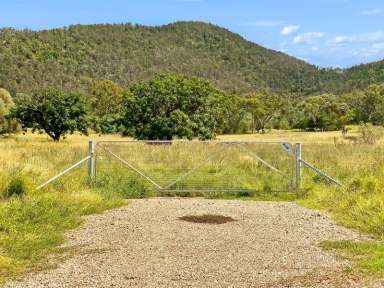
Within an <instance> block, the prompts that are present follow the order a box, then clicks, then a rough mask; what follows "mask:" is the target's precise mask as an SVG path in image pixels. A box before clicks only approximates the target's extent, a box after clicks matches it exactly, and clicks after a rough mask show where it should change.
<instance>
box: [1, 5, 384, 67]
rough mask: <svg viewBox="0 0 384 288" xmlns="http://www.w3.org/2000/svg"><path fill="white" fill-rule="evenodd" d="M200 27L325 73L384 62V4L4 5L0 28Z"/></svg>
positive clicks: (2, 6)
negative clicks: (183, 23) (185, 23)
mask: <svg viewBox="0 0 384 288" xmlns="http://www.w3.org/2000/svg"><path fill="white" fill-rule="evenodd" d="M177 20H200V21H205V22H211V23H214V24H218V25H220V26H224V27H226V28H228V29H230V30H231V31H233V32H237V33H239V34H241V35H242V36H243V37H245V38H246V39H248V40H251V41H253V42H255V43H258V44H260V45H263V46H265V47H268V48H272V49H275V50H279V51H283V52H285V53H287V54H290V55H293V56H295V57H298V58H301V59H304V60H306V61H308V62H310V63H313V64H316V65H319V66H322V67H348V66H351V65H355V64H360V63H366V62H370V61H375V60H381V59H383V58H384V1H383V0H253V1H252V0H136V1H134V0H126V1H123V0H1V1H0V27H14V28H18V29H23V28H29V29H47V28H53V27H61V26H68V25H70V24H79V23H81V24H92V23H121V22H131V23H139V24H145V25H161V24H167V23H169V22H174V21H177Z"/></svg>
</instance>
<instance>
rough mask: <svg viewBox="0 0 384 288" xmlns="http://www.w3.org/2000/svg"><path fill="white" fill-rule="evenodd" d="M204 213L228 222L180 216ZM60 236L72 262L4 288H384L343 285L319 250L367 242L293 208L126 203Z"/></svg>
mask: <svg viewBox="0 0 384 288" xmlns="http://www.w3.org/2000/svg"><path fill="white" fill-rule="evenodd" d="M204 214H218V215H222V216H226V217H232V218H234V219H235V220H236V221H234V222H228V223H225V224H221V225H212V224H201V223H190V222H185V221H180V220H179V219H178V218H179V217H182V216H189V215H204ZM67 238H68V241H67V243H66V246H67V247H76V249H77V250H76V253H74V255H73V256H72V257H68V259H66V260H65V261H64V262H62V263H59V264H58V266H57V267H56V268H54V269H52V270H47V271H41V272H38V273H31V274H29V275H27V276H26V277H25V279H23V280H21V281H14V282H10V283H8V284H7V285H5V287H6V288H35V287H47V288H59V287H60V288H67V287H68V288H69V287H78V288H80V287H95V288H104V287H121V288H123V287H258V288H259V287H261V288H263V287H291V288H292V287H322V288H323V287H384V284H383V283H377V284H376V283H375V284H372V285H371V286H369V285H367V284H364V286H362V285H363V284H362V283H356V281H357V280H354V281H352V280H350V279H345V278H343V277H345V276H342V275H345V273H341V271H343V270H344V269H345V268H347V267H349V265H350V264H349V263H347V262H346V261H342V260H340V259H338V258H336V256H335V255H334V254H333V253H331V252H325V251H323V250H322V249H320V248H319V246H318V243H319V242H320V241H322V240H366V239H367V237H365V236H363V235H360V234H359V233H358V232H356V231H353V230H349V229H346V228H344V227H340V226H338V225H336V224H335V223H334V222H333V221H332V220H330V219H329V218H328V217H326V216H325V215H322V214H320V213H318V212H316V211H312V210H309V209H306V208H303V207H300V206H298V205H297V204H295V203H286V202H254V201H237V200H236V201H226V200H207V199H201V198H193V199H188V198H152V199H141V200H131V201H130V203H129V204H128V205H127V206H126V207H123V208H120V209H115V210H111V211H109V212H107V213H105V214H103V215H93V216H88V217H86V222H85V224H84V225H83V226H82V227H80V228H79V229H76V230H73V231H70V232H69V233H68V234H67ZM375 285H376V286H375ZM377 285H379V286H377Z"/></svg>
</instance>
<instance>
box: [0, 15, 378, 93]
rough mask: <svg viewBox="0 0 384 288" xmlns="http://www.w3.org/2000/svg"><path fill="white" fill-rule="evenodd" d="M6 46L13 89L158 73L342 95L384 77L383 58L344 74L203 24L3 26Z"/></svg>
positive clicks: (2, 73)
mask: <svg viewBox="0 0 384 288" xmlns="http://www.w3.org/2000/svg"><path fill="white" fill-rule="evenodd" d="M0 44H1V45H0V63H3V65H0V86H3V87H4V88H6V89H8V90H10V91H11V92H13V94H14V93H16V92H26V93H28V92H30V91H33V90H35V89H37V88H41V87H46V86H56V87H61V88H63V89H72V90H73V89H75V90H84V89H85V88H86V86H87V85H88V83H89V82H90V81H92V80H93V79H109V80H112V81H114V82H117V83H119V84H120V85H122V86H129V85H130V84H131V83H133V82H135V81H140V80H147V79H149V78H151V77H152V76H153V75H154V74H156V73H180V74H184V75H187V76H198V77H204V78H207V79H209V80H211V81H212V82H213V83H214V84H215V85H217V86H218V87H219V88H221V89H223V90H225V91H227V92H236V93H247V92H251V91H255V90H260V89H271V90H274V91H279V92H289V93H295V94H301V95H309V94H316V93H324V92H334V93H340V92H344V91H348V90H351V89H350V88H351V87H352V89H355V88H364V86H367V85H369V84H370V83H372V82H373V83H375V82H377V81H384V75H382V74H383V73H382V72H381V71H382V66H384V64H383V65H381V63H380V61H378V64H374V63H368V64H364V65H359V66H354V67H352V68H349V69H343V70H342V71H343V73H340V72H338V71H337V70H335V69H322V68H319V67H317V66H315V65H312V64H309V63H307V62H305V61H303V60H300V59H297V58H295V57H293V56H290V55H287V54H285V53H283V52H279V51H275V50H272V49H268V48H265V47H262V46H260V45H258V44H256V43H254V42H252V41H249V40H247V39H245V38H244V37H242V36H241V35H239V34H236V33H233V32H231V31H229V30H228V29H226V28H223V27H220V26H217V25H214V24H210V23H204V22H199V21H179V22H174V23H170V24H166V25H162V26H143V25H137V24H136V25H132V24H129V23H127V24H95V25H79V24H78V25H71V26H68V27H65V28H55V29H47V30H38V31H32V30H15V29H9V28H3V29H0ZM383 63H384V61H383ZM377 67H378V68H377ZM367 70H368V71H376V72H375V73H368V72H367ZM367 75H368V76H367ZM369 75H373V76H374V77H373V78H374V79H371V78H370V77H371V76H369ZM356 78H361V79H363V81H356ZM349 79H352V80H351V81H349Z"/></svg>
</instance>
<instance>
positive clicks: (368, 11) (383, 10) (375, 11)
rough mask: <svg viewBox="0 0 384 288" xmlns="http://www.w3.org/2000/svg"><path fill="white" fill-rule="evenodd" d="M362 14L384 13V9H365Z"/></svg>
mask: <svg viewBox="0 0 384 288" xmlns="http://www.w3.org/2000/svg"><path fill="white" fill-rule="evenodd" d="M362 14H363V15H366V16H372V15H379V14H384V9H372V10H364V11H363V13H362Z"/></svg>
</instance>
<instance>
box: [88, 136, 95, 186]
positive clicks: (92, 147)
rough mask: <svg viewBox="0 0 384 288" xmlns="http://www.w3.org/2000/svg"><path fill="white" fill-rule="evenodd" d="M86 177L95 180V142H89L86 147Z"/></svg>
mask: <svg viewBox="0 0 384 288" xmlns="http://www.w3.org/2000/svg"><path fill="white" fill-rule="evenodd" d="M88 156H90V158H89V160H88V176H89V179H90V180H93V179H94V178H95V142H93V141H92V140H91V141H89V145H88Z"/></svg>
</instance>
